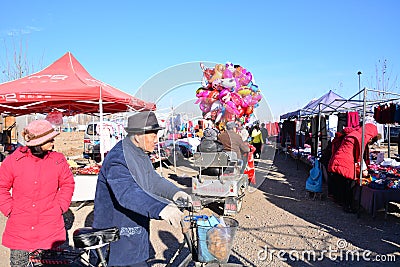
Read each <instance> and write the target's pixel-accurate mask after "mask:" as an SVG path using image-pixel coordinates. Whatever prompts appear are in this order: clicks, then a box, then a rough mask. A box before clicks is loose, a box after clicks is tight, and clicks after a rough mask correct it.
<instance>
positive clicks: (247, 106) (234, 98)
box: [195, 62, 262, 124]
mask: <svg viewBox="0 0 400 267" xmlns="http://www.w3.org/2000/svg"><path fill="white" fill-rule="evenodd" d="M200 67H201V69H202V71H203V78H202V82H201V85H202V87H200V88H199V89H197V91H196V97H197V101H196V102H195V103H196V104H199V107H200V110H201V111H202V113H203V118H204V119H210V120H212V121H213V122H214V123H220V124H221V123H222V124H225V123H226V122H228V121H240V122H242V123H243V124H244V123H247V122H249V120H250V116H251V115H252V114H253V111H254V108H256V107H258V105H259V104H258V102H260V100H261V98H262V96H261V93H260V89H258V86H257V85H256V84H254V82H253V81H254V80H253V75H252V74H251V72H249V71H247V70H246V69H245V68H243V67H241V66H240V65H233V64H232V63H231V62H227V63H226V64H216V65H215V67H214V68H213V69H211V68H206V67H205V66H204V64H203V63H200Z"/></svg>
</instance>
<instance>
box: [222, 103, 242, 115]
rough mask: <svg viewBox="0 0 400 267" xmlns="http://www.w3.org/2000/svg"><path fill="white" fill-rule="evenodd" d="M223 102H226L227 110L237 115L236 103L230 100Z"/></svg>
mask: <svg viewBox="0 0 400 267" xmlns="http://www.w3.org/2000/svg"><path fill="white" fill-rule="evenodd" d="M225 104H226V110H227V111H229V112H230V113H235V115H239V111H238V109H237V107H236V105H235V104H234V103H233V102H232V101H228V102H226V103H225Z"/></svg>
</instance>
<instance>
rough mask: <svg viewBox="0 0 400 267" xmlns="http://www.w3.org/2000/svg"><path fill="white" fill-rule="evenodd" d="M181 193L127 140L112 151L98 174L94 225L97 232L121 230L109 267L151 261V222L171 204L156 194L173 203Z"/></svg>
mask: <svg viewBox="0 0 400 267" xmlns="http://www.w3.org/2000/svg"><path fill="white" fill-rule="evenodd" d="M124 150H125V151H124ZM127 162H130V164H129V167H130V168H129V167H128V164H127ZM132 166H133V167H132ZM138 179H141V180H138ZM138 181H140V182H138ZM139 184H140V185H141V186H142V187H141V186H139ZM143 187H145V188H143ZM179 190H180V189H179V188H178V187H176V186H175V185H173V184H172V183H171V182H169V181H167V180H166V179H165V178H163V177H161V176H160V175H159V174H158V173H157V172H156V171H155V170H154V168H153V166H152V164H151V162H150V159H149V157H148V155H147V154H145V153H144V152H143V151H142V150H141V149H140V148H138V147H136V146H135V145H134V144H133V143H132V142H131V141H130V139H129V138H128V137H127V138H125V139H124V140H122V141H120V142H118V143H117V144H116V145H115V146H114V147H113V148H112V149H111V151H110V152H109V153H108V154H107V156H106V158H105V160H104V162H103V165H102V167H101V170H100V173H99V177H98V181H97V187H96V196H95V200H94V221H93V227H94V228H107V227H112V226H117V227H118V228H119V229H120V235H121V238H120V240H118V241H117V242H113V243H111V246H110V257H109V265H110V266H114V265H117V266H120V265H130V264H134V263H138V262H143V261H146V260H147V259H148V258H149V226H150V219H160V217H159V214H160V212H161V210H162V209H163V208H164V207H165V206H166V205H167V204H168V203H167V202H165V201H162V200H160V199H158V198H157V197H156V196H154V195H153V194H155V195H158V196H161V197H163V198H167V199H172V197H173V195H174V194H175V193H176V192H178V191H179Z"/></svg>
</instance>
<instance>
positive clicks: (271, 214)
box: [0, 133, 400, 267]
mask: <svg viewBox="0 0 400 267" xmlns="http://www.w3.org/2000/svg"><path fill="white" fill-rule="evenodd" d="M74 138H75V139H79V138H80V137H79V134H77V136H75V137H74ZM68 140H70V141H71V142H75V144H74V145H73V146H71V145H70V144H69V142H68ZM56 141H60V143H56V148H57V150H58V151H64V149H65V150H69V149H72V148H74V149H77V151H79V146H83V143H81V142H80V140H74V141H72V137H71V134H69V133H68V134H63V135H61V136H60V137H59V140H56ZM57 145H59V146H58V147H57ZM80 149H82V148H80ZM269 152H270V153H268V155H272V156H267V157H265V158H264V159H262V160H260V161H259V162H258V166H257V168H256V179H257V181H259V182H260V183H261V185H260V186H259V187H257V188H254V190H251V192H247V194H246V196H245V198H244V201H243V207H242V211H241V212H240V213H239V214H237V215H235V216H234V218H235V219H236V220H237V221H238V222H239V228H238V231H237V234H236V237H235V243H234V246H233V248H232V254H231V257H230V260H229V261H230V262H232V263H236V264H239V265H242V266H400V209H399V207H398V205H394V204H390V206H389V213H388V216H387V218H385V216H384V212H383V211H379V212H378V213H377V216H376V217H375V218H372V216H371V215H370V214H368V213H367V212H365V211H362V212H360V214H359V217H358V216H357V214H351V213H344V212H343V211H342V208H341V207H340V206H338V205H337V204H336V203H335V202H333V201H332V200H331V199H329V198H327V197H326V184H324V188H323V189H324V193H325V194H324V197H322V199H319V198H316V199H314V198H310V197H309V195H308V194H307V192H306V190H305V181H306V179H307V177H308V175H309V170H310V167H309V166H307V165H305V164H304V163H302V162H300V161H296V160H294V159H292V158H291V157H290V156H287V155H286V154H285V153H283V152H279V151H275V149H273V148H271V149H270V151H269ZM64 153H69V152H64ZM73 154H74V153H71V154H70V156H74V155H73ZM162 173H163V175H164V176H165V177H166V178H167V179H170V180H171V181H172V182H174V183H176V184H177V185H178V186H180V187H182V188H183V189H184V190H186V191H188V192H190V190H191V189H190V186H191V184H190V177H188V175H187V174H185V169H184V168H181V169H179V168H178V171H177V173H174V172H173V171H172V170H171V169H166V168H163V170H162ZM79 204H80V203H73V204H72V205H71V208H70V210H69V212H68V213H66V216H65V217H66V222H67V223H66V226H67V228H68V233H69V235H70V236H71V234H72V232H73V231H74V229H76V228H79V227H83V226H90V224H91V220H92V218H93V205H92V204H91V203H89V204H88V205H86V206H84V207H83V208H81V209H79V210H77V207H78V206H79ZM209 208H210V209H211V210H212V211H213V212H215V213H216V214H220V213H221V210H220V207H219V206H218V205H216V206H211V207H209ZM4 224H5V218H4V216H0V232H2V231H3V229H4ZM151 229H152V232H151V241H152V251H153V254H154V255H153V258H152V260H151V266H157V267H158V266H160V267H161V266H165V265H166V263H167V260H168V259H170V258H171V256H172V255H173V253H174V252H175V251H176V250H177V248H178V246H179V243H180V242H181V241H182V240H183V237H182V233H181V232H180V230H179V229H175V228H172V227H171V226H170V225H168V224H167V223H165V222H164V221H156V220H153V221H152V222H151ZM70 243H71V244H72V242H70ZM355 252H357V253H364V254H361V256H360V257H359V258H354V255H355V254H354V253H355ZM8 253H9V252H8V249H7V248H5V247H3V246H1V247H0V267H8V266H9V265H8ZM313 253H315V254H316V255H317V258H312V256H313ZM329 253H330V254H329ZM346 253H347V254H346ZM346 255H347V256H346ZM359 255H360V254H359ZM363 255H364V258H362V256H363ZM365 255H366V256H365ZM310 257H311V258H310ZM352 257H353V258H352ZM371 259H373V261H372V260H371ZM378 259H380V260H381V261H377V260H378ZM173 266H177V265H173Z"/></svg>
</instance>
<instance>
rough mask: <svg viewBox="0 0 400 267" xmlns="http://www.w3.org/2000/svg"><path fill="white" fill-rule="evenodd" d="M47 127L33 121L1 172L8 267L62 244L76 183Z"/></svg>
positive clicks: (0, 194)
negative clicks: (8, 255) (65, 221)
mask: <svg viewBox="0 0 400 267" xmlns="http://www.w3.org/2000/svg"><path fill="white" fill-rule="evenodd" d="M58 134H59V133H58V132H56V131H54V129H53V127H52V125H51V124H50V122H48V121H46V120H36V121H33V122H31V123H30V124H29V125H28V126H27V127H26V128H25V129H24V130H23V132H22V136H23V137H24V139H25V144H26V146H22V147H19V148H18V149H17V150H16V151H15V152H14V153H12V154H11V155H10V156H8V157H7V158H6V159H5V160H4V161H3V163H2V164H1V166H0V211H1V212H2V213H3V214H4V215H5V216H7V217H8V219H7V224H6V227H5V230H4V233H3V240H2V243H3V245H4V246H5V247H8V248H10V266H11V267H16V266H18V267H19V266H27V264H28V256H29V252H31V251H33V250H35V249H50V248H55V247H57V246H59V245H60V244H62V243H64V242H65V240H66V230H65V227H64V220H63V213H64V212H66V211H67V210H68V208H69V205H70V202H71V198H72V194H73V191H74V184H75V183H74V177H73V174H72V172H71V170H70V169H69V165H68V163H67V161H66V159H65V157H64V155H63V154H61V153H58V152H54V151H52V150H53V147H54V137H56V136H57V135H58Z"/></svg>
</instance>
